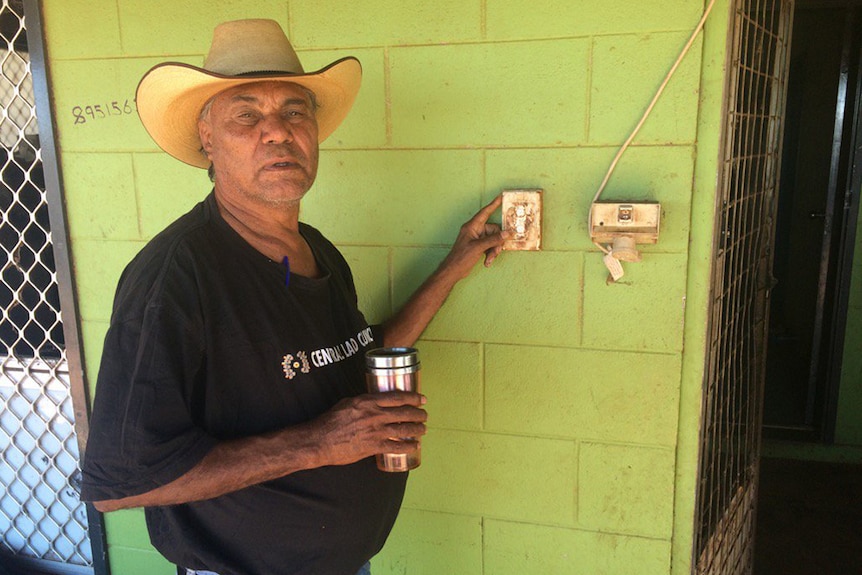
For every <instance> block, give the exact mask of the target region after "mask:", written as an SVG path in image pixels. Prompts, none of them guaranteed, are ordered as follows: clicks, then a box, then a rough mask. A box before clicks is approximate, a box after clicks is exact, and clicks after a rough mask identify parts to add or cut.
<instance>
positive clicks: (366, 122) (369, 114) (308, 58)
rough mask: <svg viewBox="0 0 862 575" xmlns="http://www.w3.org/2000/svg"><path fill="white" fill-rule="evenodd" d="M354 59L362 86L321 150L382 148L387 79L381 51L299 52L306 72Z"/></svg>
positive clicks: (384, 133)
mask: <svg viewBox="0 0 862 575" xmlns="http://www.w3.org/2000/svg"><path fill="white" fill-rule="evenodd" d="M347 56H354V57H355V58H358V59H359V62H360V63H361V64H362V87H361V88H360V89H359V94H358V95H357V96H356V101H355V102H354V103H353V108H352V109H351V110H350V114H348V116H347V118H345V120H344V122H343V123H342V124H341V125H340V126H339V127H338V129H337V130H335V132H334V133H333V134H332V135H331V136H329V138H327V139H326V141H325V142H323V143H322V144H321V149H324V150H325V149H332V148H335V149H343V148H351V149H355V148H381V147H383V146H385V145H386V143H387V136H386V123H387V117H386V79H385V69H386V65H385V63H384V57H383V50H382V49H348V50H309V51H303V52H299V57H300V59H301V60H302V65H303V67H304V68H305V70H306V71H314V70H319V69H320V68H323V67H324V66H328V65H329V64H331V63H332V62H335V61H336V60H339V59H341V58H345V57H347Z"/></svg>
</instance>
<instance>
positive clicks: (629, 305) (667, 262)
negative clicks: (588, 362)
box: [583, 251, 687, 352]
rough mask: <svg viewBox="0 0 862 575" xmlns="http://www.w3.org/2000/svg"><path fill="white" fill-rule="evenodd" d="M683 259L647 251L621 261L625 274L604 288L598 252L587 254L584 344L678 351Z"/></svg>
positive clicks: (612, 348)
mask: <svg viewBox="0 0 862 575" xmlns="http://www.w3.org/2000/svg"><path fill="white" fill-rule="evenodd" d="M686 263H687V259H686V257H685V256H684V255H671V254H658V253H646V251H644V255H643V260H642V261H640V262H638V263H623V268H624V270H625V276H623V278H622V279H621V280H619V281H618V282H617V283H615V284H612V285H607V284H606V283H605V280H606V279H607V276H608V271H607V269H606V268H605V266H604V264H603V263H602V258H601V254H600V253H599V252H598V251H596V253H591V254H587V255H586V265H585V271H584V340H583V341H584V345H585V346H587V347H591V348H599V349H607V350H626V351H657V352H679V351H682V330H683V321H684V316H685V314H684V312H685V285H686V284H685V278H686Z"/></svg>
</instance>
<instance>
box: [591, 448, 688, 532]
mask: <svg viewBox="0 0 862 575" xmlns="http://www.w3.org/2000/svg"><path fill="white" fill-rule="evenodd" d="M578 469H579V473H578V523H579V524H580V525H581V526H583V527H585V528H588V529H594V530H597V531H602V532H611V533H623V534H630V535H639V536H643V537H652V538H660V539H665V540H668V541H669V540H670V537H671V533H672V532H673V488H674V452H673V451H672V450H670V449H657V448H648V447H633V446H627V445H609V444H601V443H582V444H581V447H580V457H579V460H578Z"/></svg>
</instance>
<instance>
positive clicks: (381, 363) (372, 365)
mask: <svg viewBox="0 0 862 575" xmlns="http://www.w3.org/2000/svg"><path fill="white" fill-rule="evenodd" d="M365 364H366V374H365V380H366V382H367V384H368V391H369V392H370V393H375V392H381V391H415V392H419V367H420V366H419V351H418V350H416V349H415V348H412V347H381V348H378V349H372V350H370V351H368V352H366V354H365ZM421 460H422V458H421V454H420V451H419V448H417V450H416V451H415V452H413V453H382V454H380V455H378V456H377V468H378V469H380V470H381V471H408V470H410V469H415V468H417V467H419V463H420V462H421Z"/></svg>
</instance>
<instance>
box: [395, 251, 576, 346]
mask: <svg viewBox="0 0 862 575" xmlns="http://www.w3.org/2000/svg"><path fill="white" fill-rule="evenodd" d="M447 252H448V250H416V249H396V250H395V251H394V254H393V255H394V260H393V261H394V265H393V270H394V271H393V274H394V276H393V281H394V294H395V304H396V306H399V305H401V304H402V303H403V302H405V301H406V300H407V298H408V297H409V295H410V294H412V293H413V291H414V290H415V289H416V288H417V287H418V286H419V285H420V284H421V282H422V281H423V280H424V278H425V277H427V275H428V274H429V273H431V271H433V269H434V268H435V267H436V266H437V264H438V263H439V262H440V261H442V259H443V258H444V257H445V255H446V253H447ZM582 261H583V256H582V254H579V253H572V252H503V253H502V254H501V255H500V256H499V257H498V258H497V260H496V261H494V263H493V264H492V265H491V267H490V268H482V267H481V266H482V264H481V263H477V264H476V268H475V269H474V270H473V272H472V274H471V275H470V276H469V277H467V278H466V279H465V280H463V281H462V282H461V283H459V284H458V285H456V286H455V289H454V290H453V291H452V293H451V294H450V295H449V299H448V300H447V301H446V303H445V304H444V305H443V307H442V309H441V310H440V312H439V313H438V314H437V316H436V317H435V318H434V320H433V321H432V322H431V324H430V325H429V326H428V329H427V330H426V331H425V333H424V335H423V337H425V338H428V339H440V340H459V341H485V342H495V343H515V344H519V345H554V346H576V345H578V344H579V343H580V342H579V340H580V313H581V311H580V290H581V287H580V286H581V265H582Z"/></svg>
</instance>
